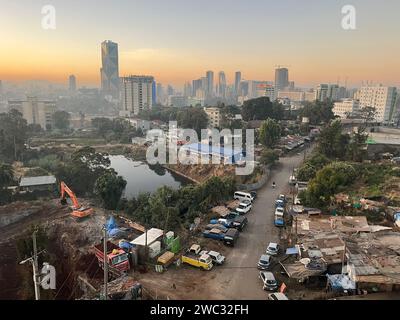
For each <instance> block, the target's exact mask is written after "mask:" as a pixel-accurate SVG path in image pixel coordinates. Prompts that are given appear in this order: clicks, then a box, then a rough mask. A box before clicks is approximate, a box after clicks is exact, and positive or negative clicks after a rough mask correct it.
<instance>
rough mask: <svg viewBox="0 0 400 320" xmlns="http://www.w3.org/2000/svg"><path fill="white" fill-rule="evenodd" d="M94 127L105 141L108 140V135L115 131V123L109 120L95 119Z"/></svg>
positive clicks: (93, 120) (93, 121)
mask: <svg viewBox="0 0 400 320" xmlns="http://www.w3.org/2000/svg"><path fill="white" fill-rule="evenodd" d="M92 126H93V127H94V128H96V130H97V133H98V134H99V135H100V136H101V137H102V138H103V139H106V135H107V133H108V132H109V131H111V130H112V129H113V122H112V120H110V119H108V118H94V119H92Z"/></svg>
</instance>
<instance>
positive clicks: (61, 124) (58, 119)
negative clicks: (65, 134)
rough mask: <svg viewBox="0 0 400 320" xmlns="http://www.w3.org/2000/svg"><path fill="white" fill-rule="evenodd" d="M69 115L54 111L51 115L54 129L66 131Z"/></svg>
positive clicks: (64, 112)
mask: <svg viewBox="0 0 400 320" xmlns="http://www.w3.org/2000/svg"><path fill="white" fill-rule="evenodd" d="M70 118H71V115H70V114H69V113H68V112H66V111H60V110H58V111H56V112H54V114H53V121H54V127H55V128H56V129H59V130H67V129H68V128H69V121H70Z"/></svg>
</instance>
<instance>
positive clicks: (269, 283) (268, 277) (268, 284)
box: [259, 271, 278, 291]
mask: <svg viewBox="0 0 400 320" xmlns="http://www.w3.org/2000/svg"><path fill="white" fill-rule="evenodd" d="M259 278H260V279H261V281H262V282H263V290H268V291H274V290H276V289H277V288H278V283H277V282H276V279H275V276H274V274H273V273H272V272H267V271H260V275H259Z"/></svg>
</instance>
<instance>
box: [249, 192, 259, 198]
mask: <svg viewBox="0 0 400 320" xmlns="http://www.w3.org/2000/svg"><path fill="white" fill-rule="evenodd" d="M250 194H251V196H252V197H253V199H254V200H255V199H257V191H250Z"/></svg>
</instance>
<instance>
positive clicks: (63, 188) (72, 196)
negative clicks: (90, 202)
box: [61, 182, 81, 210]
mask: <svg viewBox="0 0 400 320" xmlns="http://www.w3.org/2000/svg"><path fill="white" fill-rule="evenodd" d="M65 194H67V195H68V196H69V197H70V199H71V200H72V203H73V205H74V210H78V209H79V208H80V207H81V205H80V204H79V201H78V199H77V198H76V195H75V193H74V192H73V191H72V190H71V189H70V188H69V187H68V186H67V185H66V184H65V182H61V202H62V203H65V202H66V196H65Z"/></svg>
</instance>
